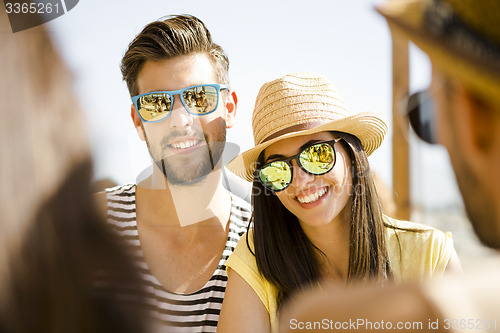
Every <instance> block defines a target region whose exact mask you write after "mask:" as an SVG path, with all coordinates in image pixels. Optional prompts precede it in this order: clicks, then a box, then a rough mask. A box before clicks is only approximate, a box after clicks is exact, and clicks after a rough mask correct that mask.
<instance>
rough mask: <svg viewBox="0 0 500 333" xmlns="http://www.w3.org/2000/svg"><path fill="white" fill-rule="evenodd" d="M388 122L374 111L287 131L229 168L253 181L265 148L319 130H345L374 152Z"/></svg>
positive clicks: (244, 155)
mask: <svg viewBox="0 0 500 333" xmlns="http://www.w3.org/2000/svg"><path fill="white" fill-rule="evenodd" d="M387 130H388V128H387V124H386V123H385V122H384V121H383V120H382V119H381V118H380V116H379V115H377V114H375V113H372V112H363V113H358V114H354V115H351V116H348V117H345V118H342V119H339V120H335V121H331V122H327V123H325V124H323V125H320V126H317V127H314V128H310V129H306V130H301V131H296V132H290V133H286V134H284V135H281V136H278V137H276V138H273V139H271V140H268V141H265V142H263V143H261V144H259V145H257V146H255V147H254V148H251V149H249V150H247V151H245V152H243V153H241V154H240V155H238V156H236V157H235V158H234V159H233V160H231V162H229V164H228V165H227V168H228V169H229V170H230V171H232V172H233V173H234V174H236V175H237V176H239V177H241V178H243V179H245V180H247V181H249V182H251V181H253V178H254V172H255V169H256V165H257V159H258V157H259V155H260V154H261V153H262V151H263V150H264V149H266V148H267V147H269V146H270V145H272V144H273V143H276V142H278V141H281V140H284V139H289V138H293V137H297V136H303V135H310V134H314V133H319V132H331V131H337V132H345V133H349V134H352V135H354V136H356V137H357V138H358V139H359V140H360V141H361V144H362V145H363V148H364V149H365V151H366V154H367V155H370V154H371V153H373V152H374V151H375V150H376V149H377V148H378V147H380V145H381V144H382V142H383V141H384V137H385V135H386V134H387Z"/></svg>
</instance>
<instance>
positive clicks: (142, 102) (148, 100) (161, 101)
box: [137, 93, 171, 121]
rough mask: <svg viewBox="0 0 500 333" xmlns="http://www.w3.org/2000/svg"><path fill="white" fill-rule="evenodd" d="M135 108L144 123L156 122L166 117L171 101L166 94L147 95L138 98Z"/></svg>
mask: <svg viewBox="0 0 500 333" xmlns="http://www.w3.org/2000/svg"><path fill="white" fill-rule="evenodd" d="M137 107H138V108H139V114H140V115H141V117H142V119H144V120H146V121H158V120H161V119H163V118H165V117H167V116H168V114H169V112H170V107H171V99H170V96H169V95H167V94H162V93H159V94H149V95H144V96H141V97H139V99H138V100H137Z"/></svg>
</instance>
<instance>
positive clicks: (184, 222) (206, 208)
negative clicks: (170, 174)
mask: <svg viewBox="0 0 500 333" xmlns="http://www.w3.org/2000/svg"><path fill="white" fill-rule="evenodd" d="M162 176H163V174H161V176H160V175H158V174H157V173H156V172H153V175H151V176H150V177H148V178H147V179H145V180H144V181H142V182H140V183H138V184H137V192H136V202H137V211H139V212H140V214H138V215H140V216H141V223H147V224H149V225H157V226H178V227H186V226H195V225H199V226H202V225H207V224H209V225H213V224H214V223H217V222H218V223H220V224H221V225H222V227H223V228H224V229H225V228H226V224H227V220H228V219H229V212H230V207H231V200H230V194H229V192H228V191H227V190H226V189H225V188H224V186H223V183H222V181H223V174H222V169H221V168H218V169H216V170H214V171H212V172H211V173H210V174H208V175H207V176H206V177H205V178H204V179H203V180H201V181H200V182H198V183H196V184H190V185H172V184H170V183H169V182H168V180H167V179H165V177H164V176H163V177H162Z"/></svg>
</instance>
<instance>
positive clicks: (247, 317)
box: [217, 270, 271, 333]
mask: <svg viewBox="0 0 500 333" xmlns="http://www.w3.org/2000/svg"><path fill="white" fill-rule="evenodd" d="M217 332H218V333H225V332H227V333H234V332H238V333H247V332H248V333H255V332H259V333H270V332H271V323H270V322H269V314H268V313H267V309H266V307H265V306H264V304H262V301H261V300H260V298H259V297H258V296H257V294H256V293H255V291H254V290H253V289H252V287H251V286H250V285H249V284H248V283H247V282H246V281H245V280H244V279H243V278H242V277H241V276H240V275H239V274H238V273H236V272H235V271H234V270H231V271H229V279H228V282H227V287H226V293H225V295H224V302H223V303H222V310H221V313H220V317H219V324H218V326H217Z"/></svg>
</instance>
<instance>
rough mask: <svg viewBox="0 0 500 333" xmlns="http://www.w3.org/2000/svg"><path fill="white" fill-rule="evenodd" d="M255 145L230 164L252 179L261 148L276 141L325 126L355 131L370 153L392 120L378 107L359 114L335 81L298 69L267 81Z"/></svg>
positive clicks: (254, 125)
mask: <svg viewBox="0 0 500 333" xmlns="http://www.w3.org/2000/svg"><path fill="white" fill-rule="evenodd" d="M252 128H253V137H254V142H255V147H254V148H252V149H250V150H247V151H245V152H243V153H242V154H240V155H238V156H237V157H235V158H234V159H233V160H232V161H231V162H229V164H228V165H227V168H228V169H229V170H231V171H232V172H234V173H235V174H236V175H238V176H240V177H241V178H243V179H246V180H248V181H252V180H253V178H254V176H253V174H254V172H255V168H256V164H257V163H256V162H257V159H258V157H259V155H260V153H261V152H262V151H263V150H264V149H266V148H267V147H269V146H270V145H272V144H273V143H275V142H277V141H279V140H283V139H288V138H292V137H296V136H301V135H308V134H314V133H319V132H323V131H339V132H346V133H350V134H352V135H355V136H356V137H358V138H359V140H360V141H361V144H362V145H363V147H364V149H365V151H366V153H367V154H368V155H370V154H371V153H372V152H373V151H375V149H377V148H378V147H379V146H380V144H381V143H382V141H383V140H384V137H385V135H386V133H387V125H386V123H385V122H384V121H383V120H382V119H381V118H380V116H379V115H377V114H376V113H372V112H363V113H357V114H353V113H351V112H350V111H349V110H348V109H347V108H346V106H345V104H344V101H343V100H342V97H341V96H340V94H339V93H338V91H337V89H336V88H335V86H334V85H333V84H332V83H331V82H330V81H329V80H328V79H326V78H324V77H323V76H320V75H318V74H315V73H307V72H305V73H292V74H288V75H285V76H283V77H281V78H279V79H276V80H274V81H271V82H267V83H265V84H264V85H263V86H262V87H261V88H260V91H259V94H258V95H257V100H256V102H255V108H254V110H253V115H252Z"/></svg>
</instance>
